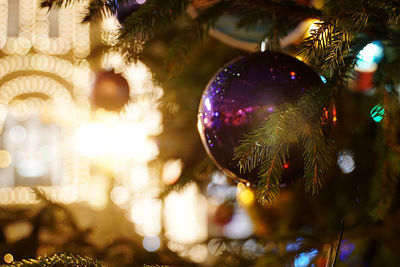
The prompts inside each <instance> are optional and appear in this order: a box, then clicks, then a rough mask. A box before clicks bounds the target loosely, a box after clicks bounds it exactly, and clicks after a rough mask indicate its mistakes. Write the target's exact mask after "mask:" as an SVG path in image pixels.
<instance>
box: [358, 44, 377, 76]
mask: <svg viewBox="0 0 400 267" xmlns="http://www.w3.org/2000/svg"><path fill="white" fill-rule="evenodd" d="M382 56H383V48H382V45H381V44H380V43H379V42H372V43H369V44H367V45H366V46H365V47H364V48H363V49H362V50H361V51H360V53H358V55H357V58H358V60H357V69H358V70H360V71H371V70H372V71H375V70H376V68H377V65H376V64H377V63H379V61H380V60H381V59H382Z"/></svg>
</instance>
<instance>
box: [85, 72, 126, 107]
mask: <svg viewBox="0 0 400 267" xmlns="http://www.w3.org/2000/svg"><path fill="white" fill-rule="evenodd" d="M91 101H92V104H93V106H94V107H96V108H104V109H106V110H109V111H118V110H120V109H121V108H122V107H123V106H124V105H125V104H126V103H127V102H128V101H129V84H128V82H127V80H126V79H125V78H124V77H122V75H121V74H116V73H115V72H114V71H113V70H112V71H104V72H101V73H100V74H98V75H97V77H96V80H95V82H94V86H93V90H92V92H91Z"/></svg>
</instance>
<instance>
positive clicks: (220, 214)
mask: <svg viewBox="0 0 400 267" xmlns="http://www.w3.org/2000/svg"><path fill="white" fill-rule="evenodd" d="M233 212H234V211H233V206H232V205H231V204H229V203H222V204H221V205H220V206H218V208H217V209H216V210H215V215H214V222H215V223H216V224H218V225H221V226H224V225H226V224H228V223H229V222H230V221H231V220H232V217H233Z"/></svg>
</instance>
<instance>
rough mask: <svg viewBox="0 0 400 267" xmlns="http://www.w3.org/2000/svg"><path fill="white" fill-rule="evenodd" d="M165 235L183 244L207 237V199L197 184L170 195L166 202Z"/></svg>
mask: <svg viewBox="0 0 400 267" xmlns="http://www.w3.org/2000/svg"><path fill="white" fill-rule="evenodd" d="M164 207H165V208H164V217H165V220H164V221H165V230H166V231H165V235H166V236H167V238H168V239H169V240H171V241H176V242H180V243H183V244H193V243H196V242H202V241H204V240H205V239H206V238H207V200H206V199H205V198H204V196H202V195H201V194H200V193H199V190H198V188H197V186H196V185H195V184H190V185H188V186H186V187H185V188H184V189H183V190H181V191H179V192H173V193H171V194H169V195H168V197H167V198H166V199H165V202H164Z"/></svg>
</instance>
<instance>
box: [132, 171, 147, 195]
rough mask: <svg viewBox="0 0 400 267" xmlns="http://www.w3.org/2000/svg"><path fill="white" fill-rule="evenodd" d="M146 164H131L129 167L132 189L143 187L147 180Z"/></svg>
mask: <svg viewBox="0 0 400 267" xmlns="http://www.w3.org/2000/svg"><path fill="white" fill-rule="evenodd" d="M149 176H150V175H149V169H148V168H147V165H133V166H132V169H131V183H132V187H133V189H134V190H138V189H143V187H145V186H147V185H148V182H149Z"/></svg>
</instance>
